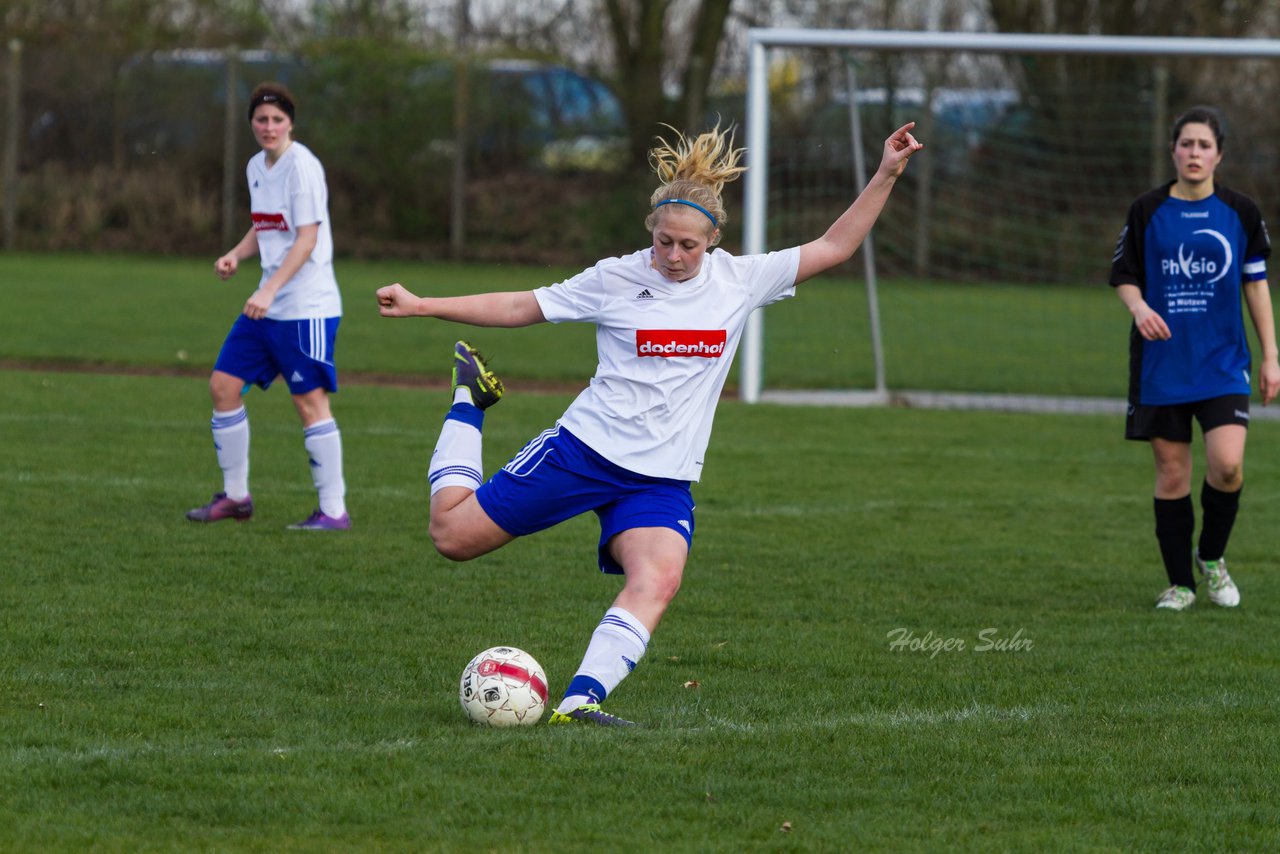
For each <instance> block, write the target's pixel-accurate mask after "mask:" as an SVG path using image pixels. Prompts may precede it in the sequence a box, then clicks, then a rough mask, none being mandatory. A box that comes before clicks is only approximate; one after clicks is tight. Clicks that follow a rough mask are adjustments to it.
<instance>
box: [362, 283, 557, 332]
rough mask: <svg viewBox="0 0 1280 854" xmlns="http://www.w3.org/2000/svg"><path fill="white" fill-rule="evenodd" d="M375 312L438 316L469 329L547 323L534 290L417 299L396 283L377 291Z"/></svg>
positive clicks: (390, 314)
mask: <svg viewBox="0 0 1280 854" xmlns="http://www.w3.org/2000/svg"><path fill="white" fill-rule="evenodd" d="M378 312H379V313H380V314H381V315H382V316H383V317H438V318H439V319H441V320H452V321H454V322H456V323H466V324H470V325H471V326H504V327H515V326H532V325H533V324H535V323H542V322H544V321H545V320H546V318H545V317H543V316H542V308H541V307H540V306H539V305H538V301H537V299H535V298H534V296H533V291H503V292H498V293H488V294H470V295H468V296H464V297H419V296H415V295H414V294H412V293H410V292H409V291H407V290H406V289H405V288H404V286H403V285H401V284H399V283H397V284H394V285H387V286H386V287H385V288H378Z"/></svg>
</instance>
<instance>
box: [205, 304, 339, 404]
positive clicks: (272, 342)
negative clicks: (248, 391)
mask: <svg viewBox="0 0 1280 854" xmlns="http://www.w3.org/2000/svg"><path fill="white" fill-rule="evenodd" d="M341 319H342V318H340V317H316V318H312V319H309V320H269V319H267V318H262V319H261V320H253V319H251V318H249V317H246V316H245V315H243V314H242V315H240V316H239V317H237V318H236V322H235V324H233V325H232V327H231V331H230V332H228V333H227V340H226V341H224V342H223V343H222V351H221V352H219V353H218V361H217V363H216V364H215V365H214V366H213V367H214V369H215V370H219V371H222V372H223V373H227V374H231V376H233V377H238V378H240V379H242V380H244V382H245V386H246V388H247V387H248V386H250V385H258V386H261V387H262V388H264V389H265V388H267V387H268V386H270V385H271V383H272V382H273V381H274V380H275V378H276V377H278V376H280V377H284V380H285V382H286V383H287V384H288V385H289V393H290V394H306V393H307V392H309V391H312V390H314V389H317V388H323V389H325V390H326V391H331V392H333V391H337V390H338V369H337V367H336V366H335V365H334V361H333V350H334V345H335V344H336V342H337V338H338V322H339V321H340V320H341Z"/></svg>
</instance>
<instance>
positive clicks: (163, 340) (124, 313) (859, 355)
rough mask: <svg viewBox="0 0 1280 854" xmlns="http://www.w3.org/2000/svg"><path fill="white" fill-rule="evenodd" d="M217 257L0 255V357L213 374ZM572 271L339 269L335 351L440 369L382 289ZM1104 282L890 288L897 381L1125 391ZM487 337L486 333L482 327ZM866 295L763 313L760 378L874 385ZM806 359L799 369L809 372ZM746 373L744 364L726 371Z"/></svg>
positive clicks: (582, 365) (818, 284) (541, 342)
mask: <svg viewBox="0 0 1280 854" xmlns="http://www.w3.org/2000/svg"><path fill="white" fill-rule="evenodd" d="M212 265H213V262H212V260H210V259H165V258H140V257H102V256H39V255H17V256H11V255H0V282H3V283H5V284H4V286H0V309H3V311H2V312H0V358H5V357H8V358H14V357H28V358H29V357H38V358H41V359H50V360H59V361H64V362H81V363H83V362H90V363H96V364H105V365H148V366H152V367H157V368H165V369H191V368H195V367H199V368H202V369H207V368H208V367H210V366H212V365H213V362H214V359H215V358H216V356H217V354H218V347H219V346H221V344H222V336H223V335H224V334H225V329H226V327H228V326H230V323H231V319H232V318H234V316H235V314H236V313H237V312H238V311H239V309H240V307H241V306H243V305H244V300H245V298H246V297H247V295H248V292H249V289H250V288H252V286H253V281H254V279H253V276H254V275H255V272H254V271H253V270H251V269H246V270H244V271H242V272H241V273H240V275H239V277H238V278H237V279H233V280H232V281H231V282H227V283H223V282H219V281H218V279H217V278H215V277H214V275H213V272H212V268H213V267H212ZM575 272H577V270H570V269H567V268H526V267H512V266H503V265H474V266H471V265H458V264H431V265H426V264H415V263H411V262H400V263H394V264H392V263H355V262H345V263H340V264H339V265H338V273H339V278H340V281H341V283H342V290H343V297H344V300H345V309H346V312H345V315H344V317H343V321H342V332H341V335H340V336H339V347H340V348H341V349H340V350H339V358H340V359H341V365H342V367H343V369H344V370H345V371H347V372H377V373H395V374H401V375H405V376H418V375H421V374H422V372H423V371H427V372H428V373H430V375H431V376H433V377H435V376H439V374H440V370H439V367H438V357H436V356H434V355H432V354H437V353H439V352H440V351H441V349H442V348H443V349H445V350H446V351H447V348H448V347H449V346H450V344H451V343H452V342H453V341H454V340H455V339H456V338H457V337H459V335H460V334H462V333H461V332H460V330H462V329H464V327H460V326H456V325H453V324H448V323H435V324H431V323H424V322H421V321H416V322H415V321H391V320H386V319H383V318H381V317H379V316H378V313H377V310H376V306H375V301H374V296H373V293H374V291H375V290H376V289H377V288H379V287H381V286H382V285H385V284H389V283H391V282H395V281H399V282H402V283H403V284H404V285H405V286H406V287H408V288H409V289H410V290H413V291H415V292H416V293H419V294H436V295H446V294H455V293H472V292H477V291H484V290H520V289H528V288H533V287H539V286H542V285H547V284H551V283H552V282H555V281H559V280H560V279H563V278H566V277H567V276H569V275H571V274H573V273H575ZM1109 291H1110V289H1109V288H1107V287H1106V286H1105V285H1102V284H1099V285H1097V286H1096V287H1088V288H1086V287H1022V288H1020V287H1011V286H1007V285H1005V286H1002V285H990V286H976V285H968V286H956V285H949V284H942V285H940V284H937V283H925V282H910V281H907V282H897V281H895V282H885V283H882V284H881V287H880V304H881V317H882V321H883V336H884V342H885V363H886V371H887V375H888V383H889V386H890V387H891V388H894V389H938V390H946V391H976V392H1005V393H1019V394H1072V395H1095V396H1097V395H1101V396H1112V397H1123V396H1124V393H1125V381H1126V374H1125V371H1126V366H1127V364H1128V362H1127V359H1128V351H1127V349H1126V348H1127V346H1128V343H1127V342H1128V339H1127V337H1126V335H1127V332H1126V329H1127V325H1128V319H1127V317H1126V316H1125V313H1124V308H1123V306H1121V305H1120V302H1119V301H1118V300H1117V299H1116V298H1115V296H1114V295H1112V294H1111V293H1110V292H1109ZM474 334H476V335H480V333H474ZM482 340H483V342H484V343H485V345H486V350H488V351H491V352H494V353H496V354H497V355H498V358H499V359H500V360H501V362H502V364H501V366H502V367H504V369H505V372H506V373H507V374H509V375H513V376H514V377H515V378H517V379H528V380H538V381H547V382H567V383H570V384H572V385H575V386H580V385H582V384H583V383H585V382H586V379H587V378H588V377H589V376H590V369H591V367H592V366H593V365H594V358H595V339H594V334H593V331H592V329H591V328H590V327H588V326H586V325H584V324H563V325H560V326H552V325H550V324H544V325H540V326H536V327H532V328H529V329H520V330H501V329H492V330H486V331H485V332H484V333H483V335H482ZM867 342H868V327H867V308H866V291H865V289H864V288H863V286H862V284H861V283H860V282H853V281H849V280H844V279H839V278H836V279H819V280H814V281H812V282H806V283H805V284H803V285H801V287H800V295H799V296H798V297H797V298H796V299H793V300H788V301H785V302H782V303H779V304H778V305H776V306H773V307H771V308H769V309H768V310H767V311H766V313H765V352H766V361H765V384H766V386H767V387H790V388H839V389H848V388H871V387H874V385H875V378H874V372H873V368H872V360H871V351H870V346H869V344H868V343H867ZM801 368H802V369H801ZM730 382H731V383H734V382H736V372H735V374H734V375H733V377H731V379H730Z"/></svg>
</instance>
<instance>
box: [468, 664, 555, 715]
mask: <svg viewBox="0 0 1280 854" xmlns="http://www.w3.org/2000/svg"><path fill="white" fill-rule="evenodd" d="M458 699H459V700H461V701H462V710H463V711H464V712H466V713H467V717H469V718H471V720H473V721H474V722H476V723H478V724H481V725H483V726H521V725H526V724H536V723H537V722H538V720H539V719H540V718H541V717H542V712H543V710H544V709H546V707H547V675H546V673H544V672H543V670H542V665H540V664H538V662H537V661H535V660H534V658H533V656H532V655H530V654H529V653H527V652H525V651H524V650H520V649H516V648H515V647H513V646H495V647H492V648H490V649H486V650H485V651H484V652H482V653H480V654H479V655H477V656H476V657H475V658H473V659H471V661H470V663H468V664H467V666H466V668H465V669H464V670H463V671H462V683H461V684H460V685H459V686H458Z"/></svg>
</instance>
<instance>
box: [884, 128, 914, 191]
mask: <svg viewBox="0 0 1280 854" xmlns="http://www.w3.org/2000/svg"><path fill="white" fill-rule="evenodd" d="M915 126H916V123H915V122H907V123H906V124H905V125H903V126H902V127H900V128H898V129H897V130H895V131H894V132H893V133H892V134H890V135H889V138H888V139H886V140H885V141H884V155H883V156H882V157H881V158H880V171H881V172H883V173H884V174H885V175H886V176H888V177H890V178H897V177H898V176H899V175H901V174H902V172H903V170H904V169H906V168H907V161H908V160H910V159H911V155H913V154H915V153H916V152H917V151H919V150H920V149H922V148H924V143H923V142H919V141H918V140H917V139H916V138H915V137H914V136H912V135H911V129H912V128H913V127H915Z"/></svg>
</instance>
